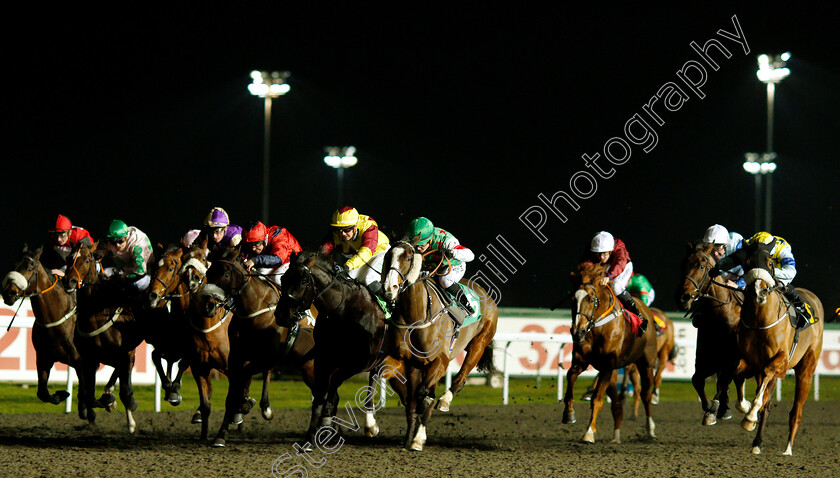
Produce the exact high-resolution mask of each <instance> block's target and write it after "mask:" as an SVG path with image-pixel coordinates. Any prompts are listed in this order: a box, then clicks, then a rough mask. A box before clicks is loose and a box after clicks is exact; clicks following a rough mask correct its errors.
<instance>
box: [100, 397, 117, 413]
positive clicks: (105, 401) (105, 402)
mask: <svg viewBox="0 0 840 478" xmlns="http://www.w3.org/2000/svg"><path fill="white" fill-rule="evenodd" d="M116 403H117V397H116V396H115V395H114V394H113V393H103V394H102V396H101V397H99V400H97V401H96V405H95V406H97V407H99V408H104V409H106V410H108V409H109V406H110V405H114V408H116ZM112 410H113V409H111V410H108V411H109V412H110V411H112Z"/></svg>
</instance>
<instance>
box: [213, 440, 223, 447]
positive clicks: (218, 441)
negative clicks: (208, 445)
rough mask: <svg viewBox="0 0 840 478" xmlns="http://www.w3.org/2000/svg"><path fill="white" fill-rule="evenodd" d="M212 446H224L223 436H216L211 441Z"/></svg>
mask: <svg viewBox="0 0 840 478" xmlns="http://www.w3.org/2000/svg"><path fill="white" fill-rule="evenodd" d="M212 447H213V448H224V447H225V439H224V438H216V439H215V440H214V441H213V445H212Z"/></svg>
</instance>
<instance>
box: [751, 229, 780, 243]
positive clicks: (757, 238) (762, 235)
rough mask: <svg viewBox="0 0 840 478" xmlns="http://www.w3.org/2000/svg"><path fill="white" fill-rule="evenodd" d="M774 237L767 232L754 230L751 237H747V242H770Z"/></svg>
mask: <svg viewBox="0 0 840 478" xmlns="http://www.w3.org/2000/svg"><path fill="white" fill-rule="evenodd" d="M775 239H776V238H775V237H773V234H770V233H769V232H764V231H761V232H756V233H755V234H754V235H753V237H751V238H749V239H747V243H748V244H772V243H773V241H774V240H775Z"/></svg>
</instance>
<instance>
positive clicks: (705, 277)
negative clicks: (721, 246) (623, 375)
mask: <svg viewBox="0 0 840 478" xmlns="http://www.w3.org/2000/svg"><path fill="white" fill-rule="evenodd" d="M686 247H687V250H686V256H685V258H684V259H683V262H682V266H681V269H682V273H683V281H682V283H681V285H680V287H679V289H677V305H678V306H679V308H680V309H681V310H683V311H691V312H692V314H693V316H694V319H693V321H692V323H693V324H694V326H695V327H697V348H696V359H695V363H694V375H692V377H691V383H692V385H694V389H695V390H696V391H697V395H698V396H699V397H700V404H701V406H702V408H703V420H702V423H703V425H707V426H708V425H714V424H715V423H717V418H723V419H729V418H732V412H731V410H730V409H729V383H730V382H732V381H733V380H734V381H735V390H736V393H737V395H738V400H737V403H736V408H737V409H738V410H739V411H741V412H742V413H746V412H747V409H748V407H749V403H748V402H747V401H746V400H744V378H743V377H740V376H739V377H736V376H734V375H735V370H736V367H737V366H738V362H739V360H740V357H739V353H738V344H737V339H736V332H737V330H738V322H739V321H740V320H741V319H740V314H741V305H742V304H743V302H744V294H743V293H742V292H740V291H738V290H736V289H735V288H733V287H731V286H729V285H727V283H726V280H725V279H724V278H723V276H717V277H715V278H712V277H711V276H710V275H709V271H710V270H711V269H712V268H713V267H714V266H715V264H716V262H715V259H714V257H712V248H713V247H714V246H713V245H708V246H703V245H702V244H698V245H697V246H694V245H692V244H688V245H687V246H686ZM712 375H717V392H716V393H715V396H714V399H712V400H711V401H709V400H708V398H707V397H706V392H705V384H706V378H707V377H710V376H712Z"/></svg>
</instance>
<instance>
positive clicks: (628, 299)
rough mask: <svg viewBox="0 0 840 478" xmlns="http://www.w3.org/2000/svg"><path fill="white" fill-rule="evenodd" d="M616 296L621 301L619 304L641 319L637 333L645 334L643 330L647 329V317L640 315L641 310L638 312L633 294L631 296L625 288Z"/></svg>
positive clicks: (639, 334)
mask: <svg viewBox="0 0 840 478" xmlns="http://www.w3.org/2000/svg"><path fill="white" fill-rule="evenodd" d="M617 297H618V300H620V301H621V305H623V306H624V308H625V309H627V310H629V311H630V312H633V313H634V314H636V315H637V316H639V318H640V319H642V323H641V324H640V325H639V332H638V334H637V335H638V336H639V337H641V336H642V335H645V331H647V325H648V324H647V319H646V318H644V316H642V313H641V312H639V307H638V306H637V305H636V301H635V300H633V296H631V295H630V293H629V292H627V291H626V290H625V291H623V292H622V293H621V294H618V296H617Z"/></svg>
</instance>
